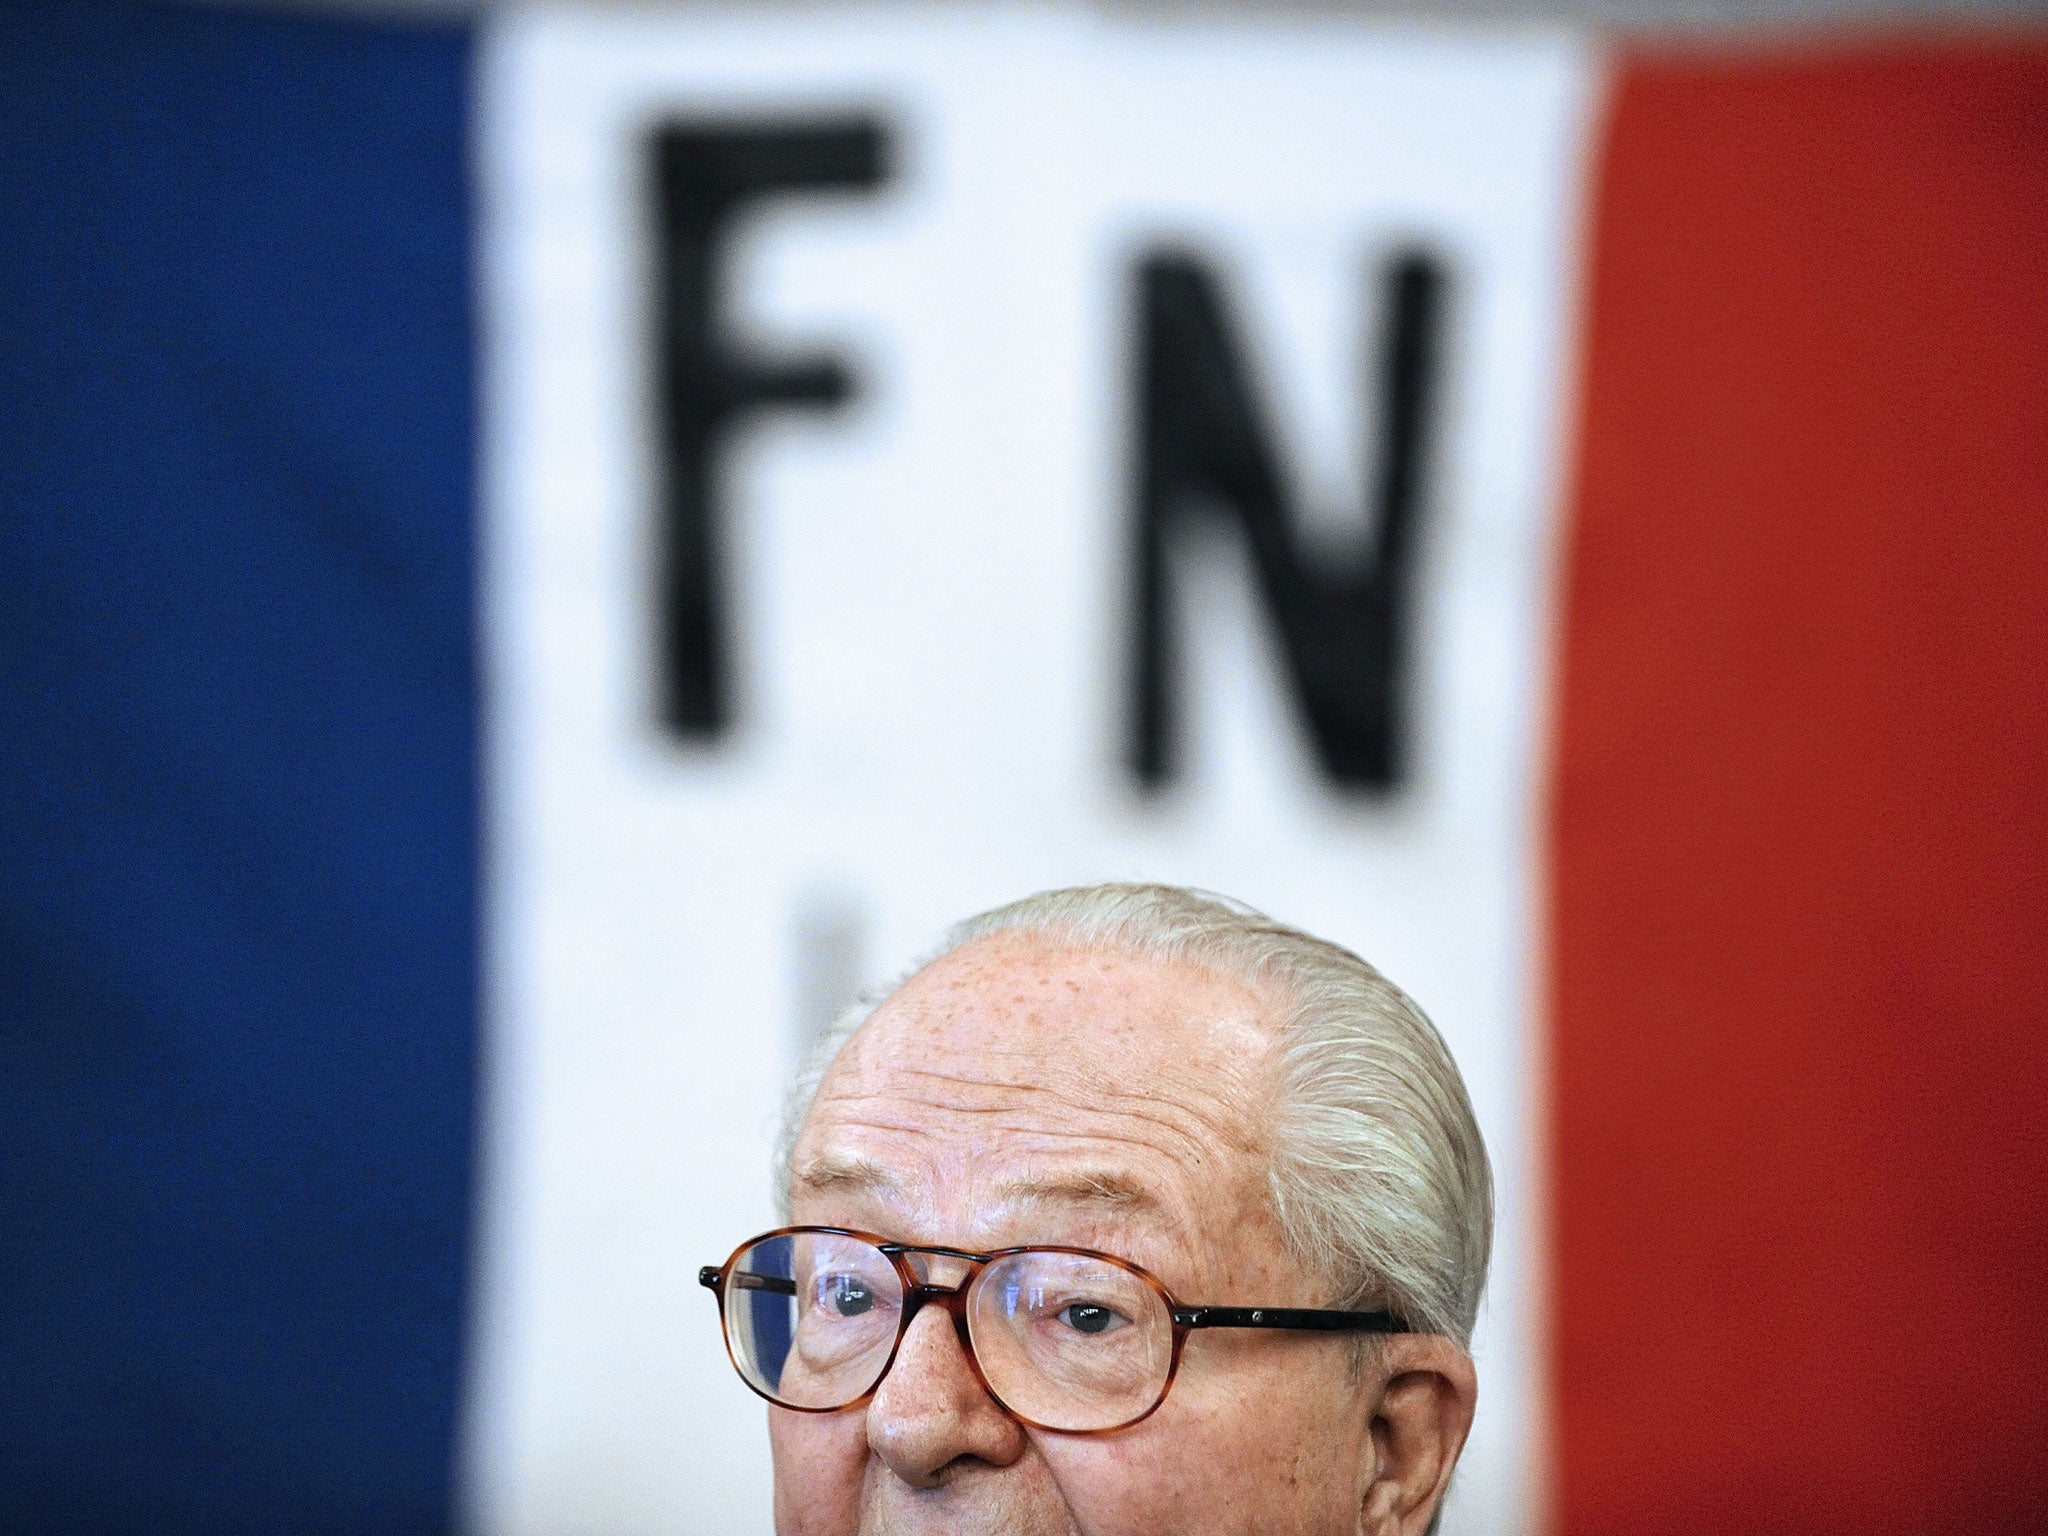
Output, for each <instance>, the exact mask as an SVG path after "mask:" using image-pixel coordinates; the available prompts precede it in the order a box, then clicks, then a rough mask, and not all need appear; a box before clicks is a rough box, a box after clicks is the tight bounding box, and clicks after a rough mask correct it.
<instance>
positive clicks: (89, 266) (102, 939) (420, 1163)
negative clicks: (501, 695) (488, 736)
mask: <svg viewBox="0 0 2048 1536" xmlns="http://www.w3.org/2000/svg"><path fill="white" fill-rule="evenodd" d="M468 64H469V41H468V37H467V35H466V33H465V32H464V31H462V30H461V29H459V28H437V27H423V26H400V25H395V24H390V23H384V22H375V21H362V22H355V21H344V20H331V19H317V18H312V17H308V16H304V15H292V14H287V13H253V12H252V13H248V14H240V13H236V12H232V11H226V10H203V9H192V10H183V9H173V8H169V7H155V6H143V5H126V6H116V5H90V6H86V5H54V4H44V5H36V6H20V7H8V8H5V9H0V272H4V284H0V1529H4V1530H7V1531H24V1532H27V1531H33V1532H37V1533H68V1532H112V1531H147V1532H150V1533H152V1536H175V1533H184V1532H191V1533H200V1532H205V1533H207V1536H223V1533H233V1532H245V1531H246V1532H259V1531H260V1532H263V1533H265V1536H275V1533H282V1532H287V1531H289V1532H295V1533H306V1532H325V1531H334V1532H399V1531H406V1532H411V1531H429V1530H440V1529H445V1528H446V1526H447V1524H448V1518H449V1516H448V1511H449V1490H450V1474H449V1468H450V1463H451V1459H452V1444H453V1438H454V1413H455V1403H456V1390H457V1375H458V1369H459V1364H460V1360H459V1345H460V1340H461V1332H462V1302H463V1281H464V1261H465V1244H466V1228H467V1222H468V1209H469V1196H470V1188H469V1186H470V1146H471V1139H472V1115H473V1110H474V1102H475V1089H474V1082H473V1076H474V1041H475V1034H476V1007H477V1002H476V1000H477V984H476V967H477V923H476V907H477V884H478V877H477V846H478V829H477V789H476V782H477V762H476V752H477V748H476V711H477V700H476V677H475V668H474V663H473V660H472V638H471V627H472V624H471V621H472V609H473V603H474V592H473V577H472V556H471V544H472V530H473V513H472V506H471V502H472V493H473V485H472V472H471V455H472V449H473V432H472V421H471V418H472V412H473V389H472V378H471V370H472V362H471V346H472V335H471V321H470V299H469V270H468V268H469V251H468V240H469V230H468V218H467V207H466V204H467V197H468V189H467V177H466V164H465V157H466V144H465V131H466V125H465V117H466V113H467V108H468V84H467V71H468Z"/></svg>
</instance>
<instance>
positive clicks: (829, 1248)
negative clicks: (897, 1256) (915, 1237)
mask: <svg viewBox="0 0 2048 1536" xmlns="http://www.w3.org/2000/svg"><path fill="white" fill-rule="evenodd" d="M902 1310H903V1286H902V1283H901V1282H900V1281H899V1280H898V1279H897V1277H896V1269H895V1266H894V1265H892V1264H891V1263H890V1262H889V1260H888V1258H887V1257H886V1256H884V1254H883V1253H882V1251H881V1250H880V1249H879V1248H876V1247H875V1246H873V1245H872V1244H870V1243H864V1242H862V1241H861V1240H860V1239H858V1238H852V1237H840V1236H838V1235H836V1234H834V1233H827V1232H796V1233H789V1234H786V1235H784V1236H781V1237H766V1238H763V1239H761V1241H759V1242H758V1243H755V1244H753V1245H752V1246H750V1247H748V1248H746V1249H743V1250H742V1251H741V1253H740V1254H739V1256H738V1258H737V1259H735V1260H734V1261H733V1266H732V1270H731V1273H730V1274H729V1275H728V1277H727V1280H726V1287H725V1337H726V1341H727V1342H728V1343H729V1344H730V1345H731V1346H732V1358H733V1363H734V1364H735V1365H737V1366H738V1367H739V1369H740V1374H741V1375H742V1376H744V1377H746V1379H747V1380H748V1381H749V1382H750V1383H752V1384H753V1386H754V1387H755V1388H757V1389H758V1390H760V1391H762V1392H765V1393H766V1394H767V1395H768V1396H769V1397H772V1398H773V1399H775V1401H776V1402H778V1403H786V1404H788V1405H789V1406H790V1407H792V1408H843V1407H845V1406H846V1405H847V1404H848V1403H851V1402H855V1401H857V1400H858V1399H859V1398H861V1397H863V1396H865V1395H866V1393H867V1392H868V1390H869V1389H870V1388H872V1387H873V1386H874V1384H875V1383H876V1382H877V1381H879V1380H880V1379H881V1375H882V1368H883V1367H884V1366H885V1365H887V1364H888V1362H889V1351H890V1350H891V1349H893V1348H894V1347H895V1344H896V1323H897V1318H898V1317H899V1315H900V1314H901V1312H902Z"/></svg>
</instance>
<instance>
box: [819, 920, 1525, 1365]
mask: <svg viewBox="0 0 2048 1536" xmlns="http://www.w3.org/2000/svg"><path fill="white" fill-rule="evenodd" d="M1012 931H1022V932H1026V933H1032V934H1037V935H1042V936H1044V937H1045V938H1047V939H1050V940H1052V941H1054V942H1057V943H1061V944H1069V945H1073V946H1075V947H1077V948H1084V949H1094V948H1103V949H1112V950H1115V951H1118V952H1120V953H1124V954H1129V955H1136V956H1142V957H1145V958H1148V959H1154V960H1161V961H1168V962H1172V961H1183V962H1189V963H1193V964H1196V965H1199V966H1203V967H1205V968H1208V969H1212V970H1215V971H1217V972H1219V973H1222V974H1224V975H1228V976H1231V977H1234V978H1237V979H1239V980H1242V981H1244V982H1246V983H1248V984H1250V985H1251V986H1252V987H1254V988H1255V989H1256V990H1257V991H1259V992H1260V993H1262V994H1264V995H1265V996H1267V997H1270V998H1272V999H1273V1000H1274V1004H1275V1006H1276V1008H1277V1009H1278V1010H1279V1012H1280V1017H1279V1019H1278V1028H1277V1031H1276V1045H1275V1057H1276V1060H1275V1065H1276V1069H1277V1092H1276V1095H1275V1100H1274V1110H1273V1124H1272V1127H1271V1136H1272V1167H1271V1170H1270V1172H1269V1175H1268V1185H1269V1190H1270V1194H1271V1198H1272V1202H1273V1210H1274V1213H1275V1215H1276V1217H1277V1218H1278V1221H1279V1224H1280V1229H1281V1232H1282V1234H1283V1236H1284V1238H1285V1240H1286V1242H1287V1244H1288V1247H1289V1249H1290V1251H1291V1252H1292V1253H1293V1254H1294V1256H1295V1257H1296V1258H1297V1259H1299V1260H1300V1261H1301V1262H1302V1263H1304V1264H1306V1265H1309V1266H1310V1267H1311V1268H1312V1269H1313V1270H1315V1271H1317V1272H1319V1273H1321V1274H1322V1275H1324V1276H1325V1277H1327V1278H1328V1279H1329V1280H1330V1282H1331V1283H1332V1284H1333V1285H1334V1286H1335V1288H1336V1291H1337V1304H1338V1305H1341V1306H1366V1305H1371V1306H1376V1307H1386V1308H1388V1309H1390V1310H1392V1311H1394V1312H1397V1313H1399V1314H1400V1315H1401V1316H1402V1317H1404V1318H1406V1319H1407V1320H1408V1321H1409V1323H1410V1324H1411V1325H1412V1326H1414V1327H1415V1328H1416V1329H1418V1330H1420V1331H1423V1332H1428V1333H1441V1334H1448V1335H1449V1336H1450V1337H1452V1338H1454V1339H1456V1340H1457V1341H1458V1342H1459V1343H1460V1344H1461V1345H1463V1346H1465V1347H1467V1348H1470V1346H1471V1339H1472V1325H1473V1321H1474V1319H1475V1318H1476V1316H1477V1314H1478V1310H1479V1298H1480V1293H1481V1292H1482V1291H1483V1290H1484V1289H1485V1286H1486V1265H1487V1256H1488V1253H1489V1250H1490V1249H1491V1246H1492V1242H1493V1178H1492V1174H1491V1172H1490V1170H1489V1169H1488V1167H1487V1160H1486V1146H1485V1143H1484V1141H1483V1140H1482V1139H1481V1137H1480V1134H1479V1126H1478V1123H1477V1121H1475V1120H1474V1118H1473V1115H1472V1105H1471V1101H1470V1100H1469V1099H1468V1098H1467V1097H1466V1093H1465V1084H1464V1080H1463V1079H1462V1078H1461V1077H1460V1076H1459V1075H1458V1068H1457V1065H1456V1063H1454V1062H1453V1061H1452V1060H1451V1053H1450V1051H1449V1049H1448V1048H1447V1047H1446V1046H1445V1045H1444V1041H1443V1037H1442V1036H1441V1035H1439V1034H1438V1033H1437V1031H1436V1027H1435V1026H1434V1025H1432V1024H1431V1023H1430V1022H1429V1020H1428V1018H1427V1017H1425V1016H1424V1014H1423V1012H1422V1010H1421V1009H1420V1008H1418V1007H1416V1006H1415V1004H1414V1003H1413V1002H1411V1001H1410V1000H1409V999H1408V997H1407V996H1406V995H1405V994H1404V993H1403V992H1402V991H1401V990H1400V988H1398V987H1396V986H1395V985H1394V984H1393V983H1392V982H1390V981H1388V980H1387V979H1386V977H1384V976H1382V975H1381V974H1380V973H1379V972H1378V971H1376V970H1374V969H1373V968H1372V967H1371V966H1370V965H1367V964H1366V963H1365V962H1364V961H1363V960H1361V959H1359V958H1358V956H1356V955H1354V954H1352V953H1351V952H1350V951H1349V950H1347V949H1344V948H1341V947H1340V946H1338V945H1336V944H1331V943H1328V942H1327V941H1325V940H1322V939H1318V938H1315V937H1313V936H1312V935H1310V934H1306V933H1303V932H1302V931H1301V930H1299V929H1297V928H1290V927H1288V926H1286V925H1285V924H1284V923H1277V922H1274V921H1273V920H1272V919H1271V918H1268V917H1266V916H1265V915H1264V914H1263V913H1260V912H1256V911H1254V910H1253V909H1252V908H1250V907H1247V906H1245V905H1244V904H1242V903H1241V902H1235V901H1231V900H1229V899H1228V898H1226V897H1221V896H1216V895H1213V894H1210V893H1207V892H1200V891H1191V890H1183V889H1181V888H1179V887H1176V886H1167V885H1095V886H1085V887H1079V888H1076V889H1072V890H1063V891H1046V892H1043V893H1042V894H1040V895H1037V896H1030V897H1026V898H1025V899H1024V900H1022V901H1018V902H1013V903H1011V904H1010V905H1008V906H1004V907H997V908H996V909H995V910H994V911H991V912H984V913H982V914H981V915H980V916H979V917H971V918H969V919H967V921H965V922H963V923H960V924H958V925H957V926H955V927H954V928H953V929H952V930H951V931H950V932H949V933H948V934H947V935H946V937H945V940H944V942H943V943H941V944H940V946H939V947H938V949H937V950H936V951H935V952H934V953H933V954H932V955H931V956H929V957H928V958H927V959H926V960H925V961H923V962H922V963H921V964H920V965H919V966H918V967H917V968H916V969H918V970H921V969H922V968H923V966H924V965H929V964H931V963H932V961H934V960H937V959H940V958H941V957H943V956H945V955H947V954H950V953H951V952H952V951H953V950H955V949H958V948H960V947H961V946H962V945H964V944H969V943H972V942H973V941H974V940H976V939H980V938H986V937H987V936H989V935H990V934H996V933H1007V932H1012ZM909 974H910V975H915V974H916V970H913V971H912V972H910V973H909ZM908 979H909V978H908V976H906V977H904V978H903V980H908ZM901 984H902V982H901V981H899V982H897V983H896V984H894V985H892V986H890V987H889V988H887V989H886V990H883V991H879V992H876V993H872V994H870V995H869V996H868V997H866V998H863V999H862V1000H861V1001H860V1002H858V1003H855V1004H854V1005H853V1006H852V1007H851V1008H849V1009H847V1010H846V1012H844V1013H843V1014H841V1015H840V1016H839V1018H838V1019H837V1020H836V1021H835V1022H834V1023H833V1025H832V1027H831V1028H830V1029H829V1030H827V1031H826V1033H825V1035H824V1037H823V1038H822V1039H821V1040H820V1041H819V1042H818V1045H817V1047H816V1048H815V1049H814V1050H813V1051H812V1053H811V1056H810V1058H809V1060H808V1061H807V1062H806V1064H805V1067H804V1070H803V1071H802V1072H801V1073H800V1075H799V1076H798V1079H797V1081H796V1083H795V1085H794V1086H793V1087H792V1089H791V1091H790V1098H789V1105H788V1109H787V1111H786V1113H785V1115H784V1120H783V1130H782V1140H781V1145H780V1149H779V1163H780V1168H779V1173H780V1178H779V1183H780V1186H781V1189H782V1191H783V1196H782V1198H783V1199H784V1200H785V1202H786V1201H787V1199H788V1189H789V1172H790V1157H791V1154H792V1152H793V1151H794V1148H795V1143H796V1137H797V1135H798V1133H799V1132H800V1131H801V1130H802V1127H803V1123H804V1121H805V1119H806V1118H807V1117H808V1116H809V1114H810V1109H811V1104H812V1101H813V1100H814V1099H815V1098H816V1096H817V1092H818V1085H819V1084H820V1082H822V1081H823V1079H824V1076H825V1073H826V1071H827V1070H828V1069H829V1068H830V1066H831V1064H832V1062H833V1060H834V1059H835V1058H836V1057H837V1056H838V1055H839V1052H840V1050H841V1049H842V1048H843V1047H844V1046H845V1044H846V1042H847V1041H848V1040H849V1039H851V1038H852V1036H853V1033H854V1031H855V1030H857V1029H859V1028H860V1026H861V1025H862V1024H864V1023H865V1022H867V1020H868V1018H869V1016H870V1015H871V1014H873V1013H874V1011H875V1009H876V1008H877V1007H879V1006H880V1005H881V1003H882V1002H883V1001H884V1000H885V999H886V998H887V997H888V996H889V994H890V993H892V992H894V991H895V990H896V986H900V985H901Z"/></svg>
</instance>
